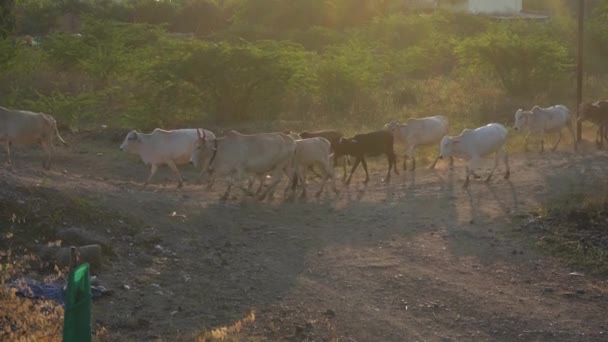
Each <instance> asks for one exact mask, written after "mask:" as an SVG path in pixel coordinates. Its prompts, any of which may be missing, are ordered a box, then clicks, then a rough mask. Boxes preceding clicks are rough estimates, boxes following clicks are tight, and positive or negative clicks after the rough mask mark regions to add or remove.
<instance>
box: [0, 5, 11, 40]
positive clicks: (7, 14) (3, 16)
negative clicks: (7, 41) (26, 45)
mask: <svg viewBox="0 0 608 342" xmlns="http://www.w3.org/2000/svg"><path fill="white" fill-rule="evenodd" d="M14 32H15V0H3V1H0V39H4V38H6V37H8V36H10V35H11V34H13V33H14Z"/></svg>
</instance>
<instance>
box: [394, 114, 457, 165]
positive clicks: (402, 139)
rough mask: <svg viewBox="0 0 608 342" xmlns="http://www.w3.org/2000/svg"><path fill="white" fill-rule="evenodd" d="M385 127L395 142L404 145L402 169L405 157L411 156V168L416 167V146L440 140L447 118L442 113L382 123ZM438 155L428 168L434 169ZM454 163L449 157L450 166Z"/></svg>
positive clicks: (444, 132) (446, 127)
mask: <svg viewBox="0 0 608 342" xmlns="http://www.w3.org/2000/svg"><path fill="white" fill-rule="evenodd" d="M384 127H385V128H387V129H389V130H390V131H391V132H393V136H394V138H395V142H397V143H401V144H403V145H404V146H406V148H407V150H406V152H405V155H404V156H403V170H406V169H407V168H406V161H407V158H408V157H410V158H412V170H415V169H416V147H417V146H424V145H434V144H437V143H439V142H440V141H441V138H443V137H444V136H445V135H446V134H448V119H447V118H446V117H445V116H442V115H436V116H430V117H426V118H420V119H408V120H407V121H405V123H403V124H400V123H399V122H397V121H391V122H389V123H387V124H386V125H384ZM438 159H439V156H437V158H435V161H433V164H431V165H430V167H429V168H431V169H434V168H435V165H436V164H437V160H438ZM453 164H454V159H453V158H450V166H452V165H453Z"/></svg>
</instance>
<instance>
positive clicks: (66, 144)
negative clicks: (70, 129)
mask: <svg viewBox="0 0 608 342" xmlns="http://www.w3.org/2000/svg"><path fill="white" fill-rule="evenodd" d="M53 127H55V135H57V138H58V139H59V141H61V143H62V144H64V145H65V146H69V145H68V143H66V142H65V140H63V138H62V137H61V135H59V129H57V122H56V121H55V120H53Z"/></svg>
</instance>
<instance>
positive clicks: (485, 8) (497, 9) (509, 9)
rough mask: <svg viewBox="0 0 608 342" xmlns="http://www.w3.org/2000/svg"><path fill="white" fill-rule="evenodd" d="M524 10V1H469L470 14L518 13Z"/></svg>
mask: <svg viewBox="0 0 608 342" xmlns="http://www.w3.org/2000/svg"><path fill="white" fill-rule="evenodd" d="M521 9H522V0H469V8H468V10H469V12H472V13H488V14H492V13H518V12H520V11H521Z"/></svg>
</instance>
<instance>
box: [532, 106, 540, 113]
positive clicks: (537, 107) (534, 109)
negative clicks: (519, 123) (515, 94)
mask: <svg viewBox="0 0 608 342" xmlns="http://www.w3.org/2000/svg"><path fill="white" fill-rule="evenodd" d="M538 110H540V107H539V106H534V107H532V110H531V112H536V111H538Z"/></svg>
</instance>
